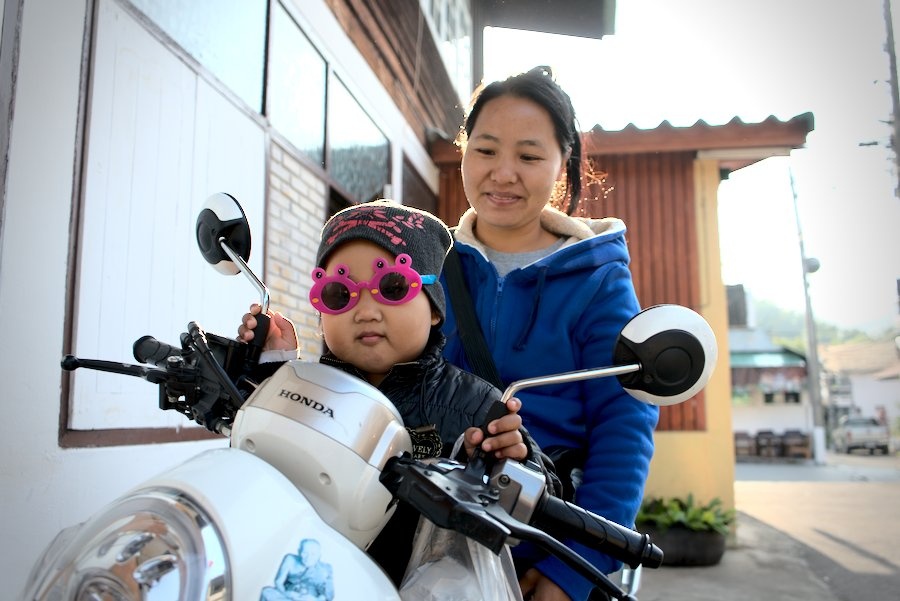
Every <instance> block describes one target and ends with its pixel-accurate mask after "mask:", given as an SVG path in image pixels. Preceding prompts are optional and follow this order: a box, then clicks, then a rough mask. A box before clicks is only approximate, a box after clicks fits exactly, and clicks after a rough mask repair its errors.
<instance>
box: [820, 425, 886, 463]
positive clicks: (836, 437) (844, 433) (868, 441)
mask: <svg viewBox="0 0 900 601" xmlns="http://www.w3.org/2000/svg"><path fill="white" fill-rule="evenodd" d="M831 437H832V440H833V441H834V448H835V450H836V451H837V452H838V453H850V452H851V451H853V449H866V450H867V451H869V454H870V455H872V454H874V453H875V451H876V450H878V451H881V452H882V453H884V454H885V455H887V453H888V447H889V446H890V442H891V433H890V430H889V429H888V427H887V426H884V425H881V424H880V423H878V420H877V419H875V418H874V417H860V416H847V415H845V416H844V417H842V418H841V419H840V420H839V421H838V426H837V428H835V429H834V430H833V431H832V432H831Z"/></svg>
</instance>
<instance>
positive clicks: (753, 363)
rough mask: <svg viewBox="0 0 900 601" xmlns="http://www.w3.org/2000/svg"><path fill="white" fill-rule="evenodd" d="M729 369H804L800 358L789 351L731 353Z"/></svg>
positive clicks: (804, 363)
mask: <svg viewBox="0 0 900 601" xmlns="http://www.w3.org/2000/svg"><path fill="white" fill-rule="evenodd" d="M729 358H730V361H731V367H732V368H735V367H744V368H755V369H761V368H769V367H806V361H805V360H804V359H803V357H802V356H800V355H798V354H797V353H792V352H790V351H787V350H785V351H781V352H778V351H772V352H762V353H734V352H733V353H731V354H730V357H729Z"/></svg>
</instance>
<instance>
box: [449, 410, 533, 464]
mask: <svg viewBox="0 0 900 601" xmlns="http://www.w3.org/2000/svg"><path fill="white" fill-rule="evenodd" d="M521 407H522V401H520V400H519V399H516V398H512V399H509V400H508V401H507V402H506V409H507V411H509V413H507V414H506V415H504V416H503V417H501V418H499V419H495V420H494V421H492V422H491V423H489V424H488V425H487V430H488V433H489V436H488V437H487V438H485V437H484V433H483V432H482V431H481V428H468V429H467V430H466V433H465V440H464V443H463V445H464V447H465V449H466V454H467V455H468V456H469V457H471V456H472V453H474V452H475V449H476V448H477V447H478V445H479V444H480V445H481V448H482V450H483V451H484V452H485V453H493V454H494V457H496V458H498V459H502V458H504V457H508V458H509V459H518V460H519V461H521V460H523V459H525V458H526V457H528V448H527V447H526V446H525V440H524V439H523V438H522V432H520V431H519V428H521V427H522V417H521V416H520V415H519V409H521Z"/></svg>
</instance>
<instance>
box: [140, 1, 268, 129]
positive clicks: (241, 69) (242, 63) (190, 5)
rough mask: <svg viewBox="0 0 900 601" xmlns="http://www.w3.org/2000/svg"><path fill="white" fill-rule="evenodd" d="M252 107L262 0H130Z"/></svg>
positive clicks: (258, 106) (262, 34) (257, 86)
mask: <svg viewBox="0 0 900 601" xmlns="http://www.w3.org/2000/svg"><path fill="white" fill-rule="evenodd" d="M130 1H131V3H132V4H134V5H135V6H136V7H137V8H138V9H140V10H141V11H142V12H143V13H144V14H145V15H147V17H149V18H150V19H151V20H152V21H153V22H155V23H156V24H157V25H158V26H159V27H160V29H162V30H163V31H164V32H166V34H167V35H169V37H171V38H172V39H173V40H175V42H176V43H178V45H179V46H181V47H182V48H183V49H184V50H185V52H187V53H188V54H190V55H191V56H193V57H194V58H195V59H196V60H197V62H199V63H200V64H202V65H203V66H204V67H206V68H207V69H209V70H210V71H211V72H212V73H213V75H215V76H216V77H218V78H219V79H220V80H221V81H222V83H224V84H225V85H226V86H228V87H229V88H230V89H231V90H232V91H233V92H235V93H236V94H237V95H238V96H240V98H241V99H242V100H243V101H244V102H246V103H247V104H248V105H249V106H250V107H251V108H252V109H253V110H255V111H257V112H262V89H263V67H264V65H265V50H266V5H267V0H130Z"/></svg>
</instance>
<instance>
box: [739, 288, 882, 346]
mask: <svg viewBox="0 0 900 601" xmlns="http://www.w3.org/2000/svg"><path fill="white" fill-rule="evenodd" d="M753 309H754V312H755V315H756V327H757V328H758V329H760V330H762V331H764V332H766V333H768V334H769V335H770V336H771V337H772V341H773V342H774V343H775V344H778V345H781V346H785V347H787V348H790V349H793V350H796V351H798V352H805V351H806V317H805V316H804V315H803V313H800V312H798V311H789V310H787V309H782V308H781V307H779V306H778V305H776V304H774V303H772V302H769V301H765V300H759V301H755V302H754V303H753ZM894 335H895V332H893V331H892V330H890V329H888V330H885V331H884V332H883V333H882V334H880V335H878V336H874V337H873V336H870V335H869V334H867V333H866V332H863V331H861V330H843V329H841V328H839V327H837V326H835V325H833V324H830V323H825V322H822V321H819V320H816V338H817V340H818V342H819V344H840V343H844V342H879V341H885V340H893V338H894Z"/></svg>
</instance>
